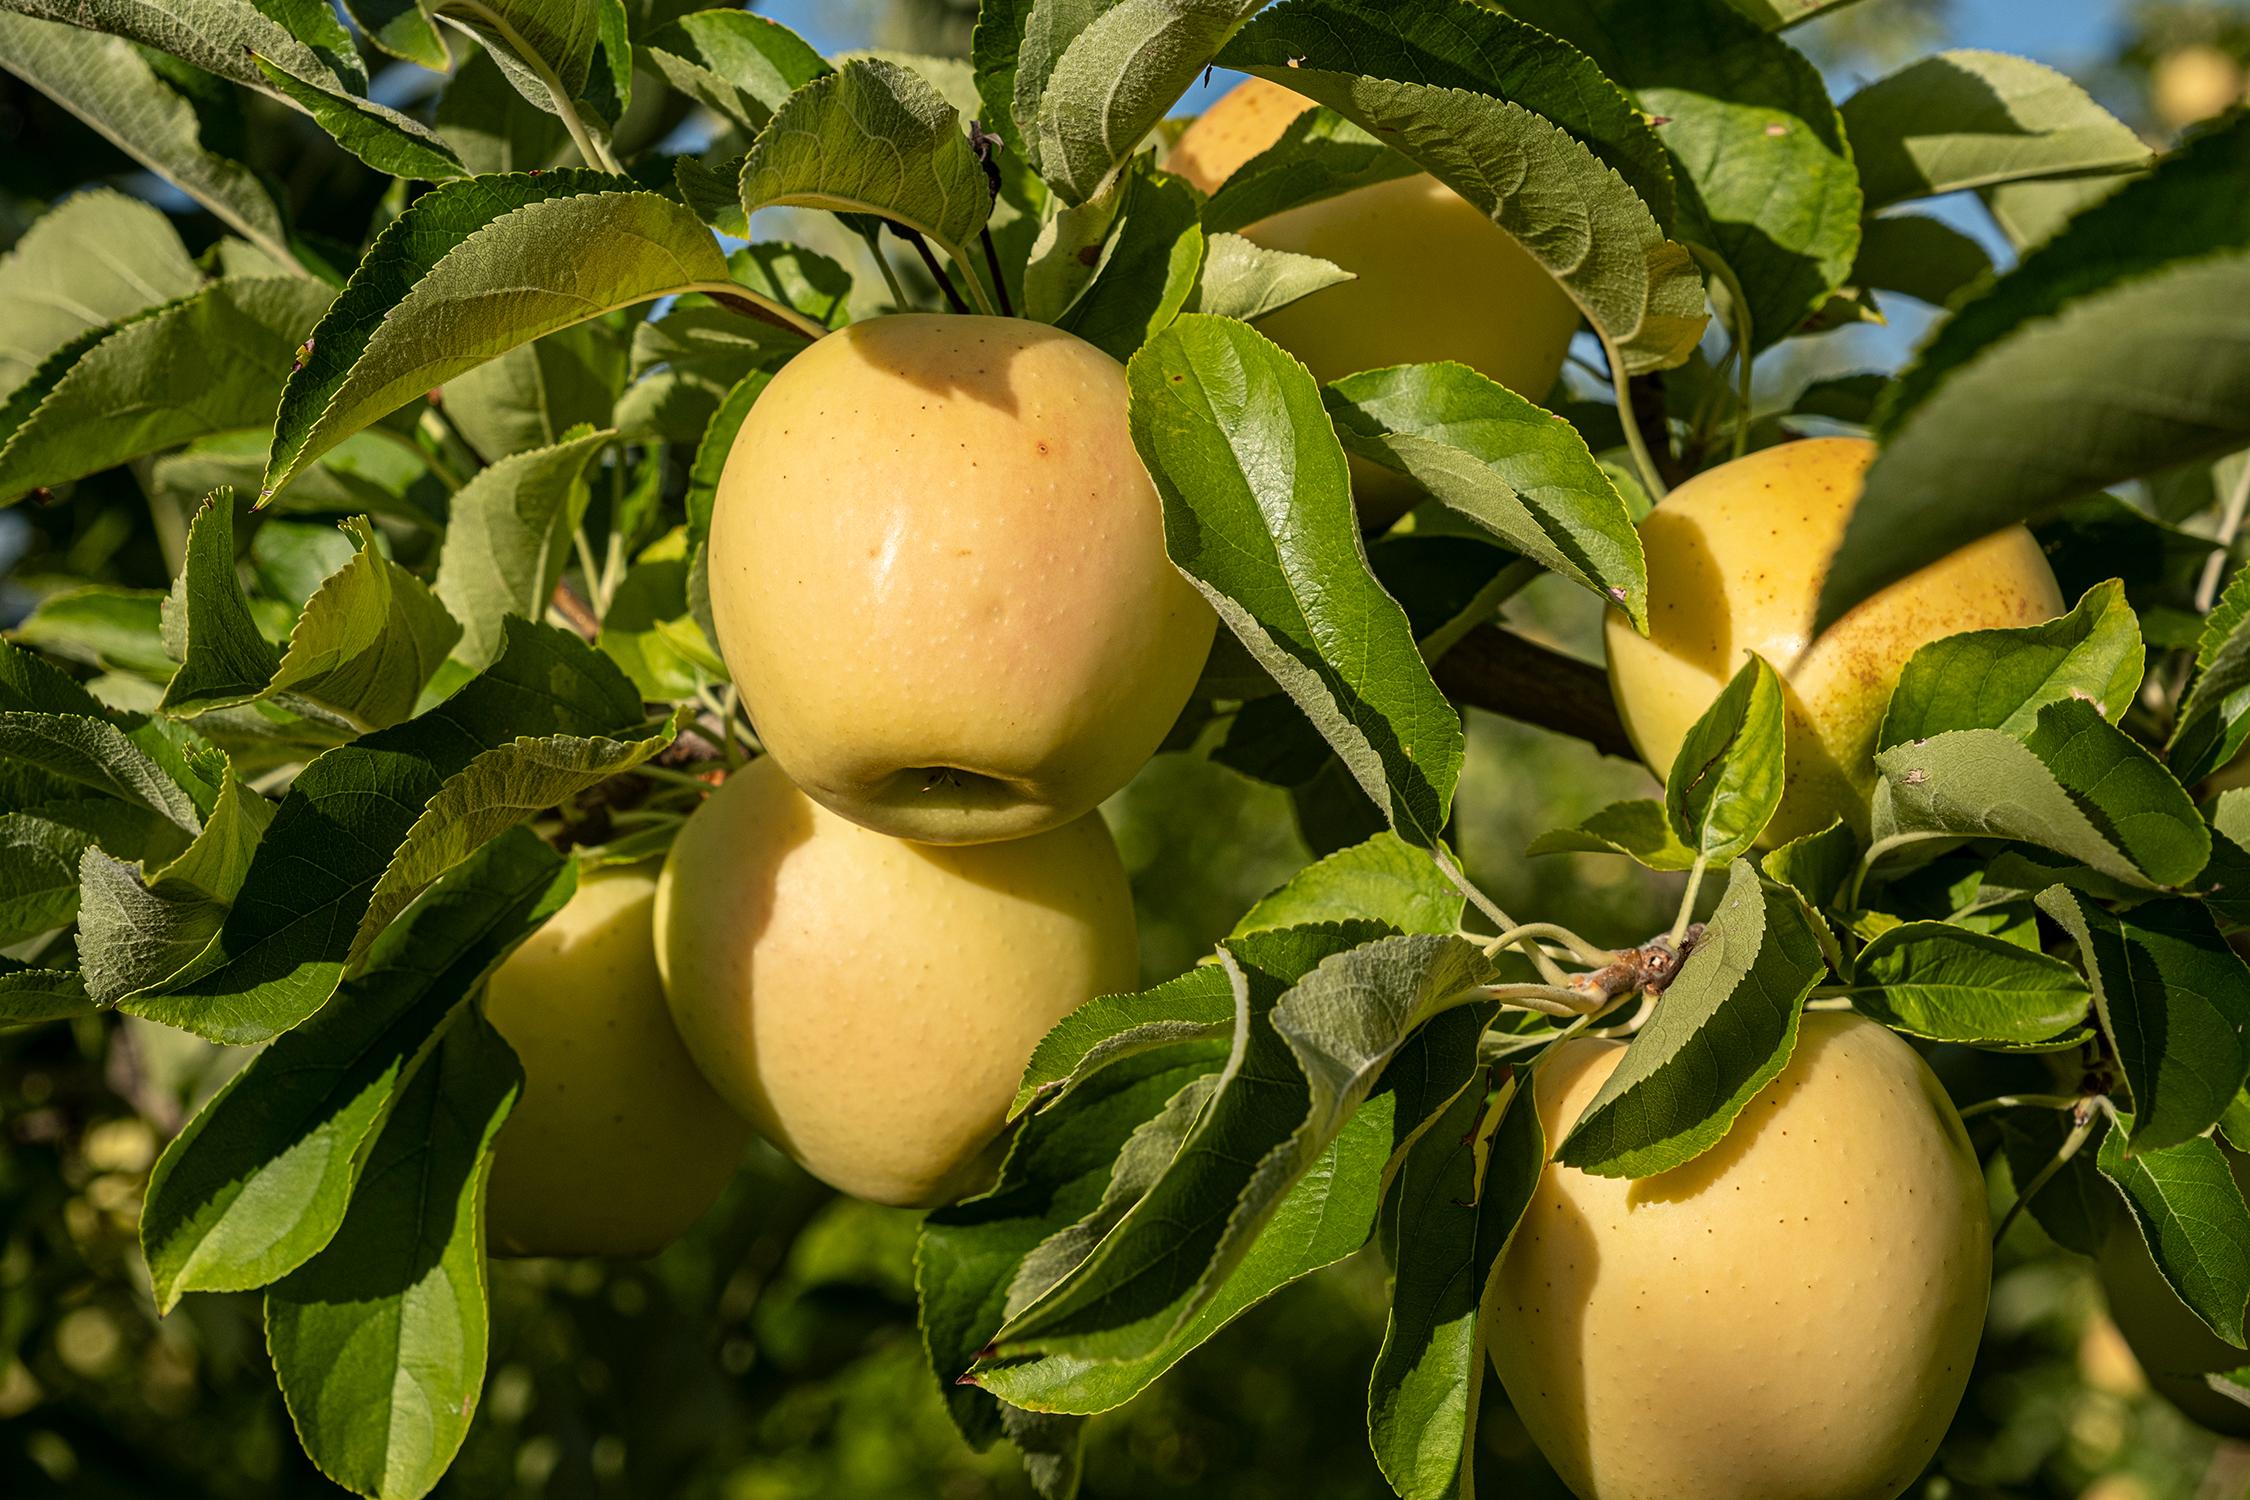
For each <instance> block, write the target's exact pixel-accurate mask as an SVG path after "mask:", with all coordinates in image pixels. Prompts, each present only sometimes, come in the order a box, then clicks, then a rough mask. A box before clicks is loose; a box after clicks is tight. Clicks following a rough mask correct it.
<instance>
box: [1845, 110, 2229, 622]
mask: <svg viewBox="0 0 2250 1500" xmlns="http://www.w3.org/2000/svg"><path fill="white" fill-rule="evenodd" d="M2246 174H2250V117H2236V118H2235V119H2233V120H2232V121H2230V122H2228V123H2226V124H2222V125H2220V126H2219V127H2217V128H2215V129H2213V130H2211V131H2209V132H2208V133H2206V134H2204V135H2202V136H2199V137H2197V138H2196V139H2195V140H2193V141H2191V142H2190V143H2189V144H2188V145H2187V146H2186V147H2185V148H2184V149H2183V150H2181V151H2179V152H2178V153H2176V154H2174V155H2173V156H2171V157H2168V158H2167V159H2166V160H2165V161H2164V162H2163V163H2162V164H2160V165H2159V166H2158V167H2157V169H2156V170H2155V171H2153V172H2151V173H2149V174H2148V175H2147V176H2145V177H2142V178H2139V179H2138V180H2135V181H2133V182H2130V183H2128V184H2127V185H2126V186H2125V187H2123V188H2121V189H2119V190H2118V191H2117V192H2116V193H2115V194H2113V195H2111V196H2110V197H2108V198H2106V199H2104V200H2103V201H2102V202H2100V203H2098V204H2096V205H2095V206H2094V207H2092V208H2090V209H2087V210H2086V211H2085V212H2084V213H2082V214H2080V215H2079V216H2078V217H2077V218H2075V219H2073V220H2072V221H2071V222H2070V224H2069V226H2068V227H2067V228H2066V229H2064V230H2063V231H2062V232H2061V233H2060V234H2058V235H2057V236H2056V237H2055V238H2054V239H2051V240H2049V241H2047V242H2046V243H2045V244H2043V245H2041V246H2040V247H2039V248H2037V249H2035V250H2033V251H2031V252H2029V253H2028V254H2026V255H2025V256H2024V258H2023V260H2022V262H2021V263H2020V264H2019V265H2018V266H2017V267H2016V268H2015V270H2013V271H2011V272H2010V273H2009V274H2007V275H2006V276H2003V277H2001V278H2000V279H1999V280H1997V281H1995V282H1993V283H1991V284H1990V285H1989V286H1987V287H1986V288H1985V289H1984V290H1983V291H1981V292H1979V293H1977V294H1975V295H1973V296H1970V297H1969V298H1967V299H1966V300H1965V301H1963V302H1962V303H1961V304H1960V306H1959V307H1957V308H1956V309H1955V310H1954V313H1953V316H1952V317H1951V318H1950V319H1948V320H1947V321H1946V322H1945V323H1944V324H1942V325H1941V326H1940V327H1939V329H1938V331H1937V333H1936V334H1935V335H1934V336H1933V337H1932V338H1931V339H1929V340H1928V341H1927V342H1926V343H1925V344H1924V345H1923V347H1922V350H1921V352H1920V353H1919V354H1918V355H1917V357H1916V359H1915V361H1914V363H1913V364H1911V365H1909V366H1908V367H1907V369H1906V370H1905V371H1904V372H1903V373H1902V374H1901V375H1900V377H1899V379H1898V381H1897V382H1896V383H1895V384H1894V385H1893V386H1892V387H1891V388H1890V389H1889V391H1888V392H1887V393H1886V396H1885V399H1884V401H1883V404H1882V407H1881V410H1880V411H1879V412H1878V414H1877V417H1876V430H1877V434H1878V436H1879V438H1880V439H1881V441H1882V444H1883V450H1882V452H1881V454H1880V455H1879V456H1878V457H1877V459H1876V461H1875V464H1874V466H1873V467H1872V468H1871V469H1869V471H1868V474H1867V480H1866V486H1865V489H1864V490H1863V491H1862V493H1861V496H1860V500H1859V504H1858V506H1857V507H1856V508H1855V509H1854V511H1853V512H1852V519H1851V525H1850V526H1849V527H1848V528H1847V530H1846V532H1845V538H1844V543H1843V545H1842V547H1841V548H1840V549H1839V551H1838V552H1837V554H1836V561H1835V563H1834V565H1833V566H1832V567H1831V569H1830V571H1829V574H1828V577H1827V580H1826V581H1825V582H1824V583H1823V585H1822V587H1821V596H1820V609H1819V619H1818V622H1817V627H1816V628H1821V629H1825V628H1826V627H1827V625H1828V624H1829V623H1831V622H1832V621H1834V620H1836V619H1838V618H1840V617H1841V616H1842V615H1843V613H1844V611H1846V610H1848V609H1849V608H1851V607H1852V605H1854V604H1855V603H1857V602H1858V601H1859V600H1861V599H1863V598H1866V597H1867V596H1868V595H1870V594H1872V593H1874V592H1875V591H1876V590H1878V589H1880V588H1882V587H1884V586H1885V585H1886V584H1889V583H1892V582H1894V581H1896V580H1897V579H1899V578H1903V577H1905V576H1906V575H1907V574H1909V573H1911V572H1913V571H1914V570H1916V569H1917V568H1920V567H1922V566H1923V565H1924V564H1926V563H1929V562H1932V561H1934V560H1936V559H1937V558H1939V557H1942V556H1945V555H1946V554H1947V553H1950V552H1952V551H1954V550H1955V549H1957V548H1959V547H1961V546H1963V545H1965V544H1966V543H1968V542H1971V541H1973V540H1975V539H1976V538H1978V537H1980V536H1984V535H1987V534H1989V533H1990V532H1993V531H1996V530H1998V529H2000V528H2001V527H2003V526H2006V525H2009V524H2011V523H2013V522H2016V521H2019V520H2022V519H2024V518H2025V517H2027V516H2032V515H2036V514H2038V513H2040V512H2042V511H2044V510H2047V509H2049V508H2052V507H2053V506H2055V505H2056V504H2058V503H2059V502H2062V501H2065V500H2071V499H2074V498H2076V497H2078V496H2080V495H2084V494H2087V493H2090V492H2092V491H2094V490H2097V489H2100V488H2102V487H2104V486H2106V485H2109V484H2112V483H2115V482H2117V481H2119V480H2122V479H2127V478H2131V477H2133V476H2135V475H2139V474H2143V473H2147V472H2149V471H2151V470H2155V469H2158V468H2164V467H2169V466H2171V465H2175V464H2180V463H2185V462H2190V461H2193V460H2195V459H2198V458H2203V457H2210V456H2215V455H2217V454H2220V453H2225V452H2228V451H2231V450H2233V449H2236V448H2240V447H2242V446H2243V445H2244V443H2245V442H2246V441H2250V358H2246V357H2243V356H2242V354H2241V353H2240V351H2242V350H2246V349H2250V334H2245V333H2244V332H2243V330H2242V328H2241V326H2240V324H2239V322H2238V319H2250V197H2246V196H2245V195H2244V194H2242V193H2241V192H2239V191H2237V189H2238V188H2239V186H2240V185H2241V183H2242V181H2243V180H2244V178H2245V175H2246ZM2152 224H2161V225H2163V226H2164V232H2163V233H2162V234H2151V233H2150V232H2149V226H2150V225H2152ZM2128 372H2129V373H2128ZM2151 391H2161V392H2163V395H2164V399H2163V400H2162V401H2151V400H2149V399H2148V393H2149V392H2151Z"/></svg>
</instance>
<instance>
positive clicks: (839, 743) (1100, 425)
mask: <svg viewBox="0 0 2250 1500" xmlns="http://www.w3.org/2000/svg"><path fill="white" fill-rule="evenodd" d="M1125 407H1126V390H1125V372H1124V368H1123V367H1122V366H1121V365H1119V364H1118V363H1117V361H1115V360H1113V359H1111V358H1110V357H1109V356H1108V355H1106V354H1104V353H1102V352H1101V351H1100V350H1099V349H1096V348H1095V347H1094V346H1093V345H1091V344H1088V343H1086V342H1085V341H1084V340H1082V339H1079V338H1077V337H1075V336H1073V335H1071V334H1068V333H1065V332H1063V331H1062V330H1060V329H1056V328H1050V327H1048V326H1046V325H1044V324H1040V323H1031V322H1026V321H1024V320H1022V319H1018V318H976V317H966V316H925V315H919V314H915V315H907V316H900V317H888V318H876V319H873V320H871V321H869V322H865V323H855V324H853V325H852V326H851V327H849V328H846V329H844V330H842V331H841V332H838V333H832V334H830V335H828V337H826V338H824V339H822V340H820V341H819V342H818V343H816V344H814V345H813V346H812V347H811V348H810V349H807V350H806V351H805V352H804V353H802V354H800V355H798V356H797V357H796V358H795V359H793V360H791V361H790V362H789V364H788V365H786V366H785V367H783V369H782V371H781V373H780V374H779V375H777V376H775V377H774V380H773V383H772V384H771V385H769V386H768V387H766V390H765V393H764V394H763V395H761V396H760V397H759V398H758V402H757V404H756V405H755V406H753V407H752V408H751V410H750V415H749V417H748V418H747V419H746V420H745V421H744V422H743V424H742V430H741V433H740V435H739V436H738V437H737V438H736V439H735V444H734V449H733V452H732V453H731V454H730V455H729V457H728V459H727V464H726V469H725V472H724V474H723V475H722V476H721V478H720V480H719V490H718V498H717V504H716V508H715V510H714V513H713V515H712V519H711V544H710V572H711V613H712V616H713V619H714V620H715V622H716V623H717V626H718V632H719V641H718V645H719V651H720V654H721V655H723V656H724V657H725V658H726V663H727V667H728V669H729V670H730V671H731V672H732V673H733V674H734V680H735V682H736V683H737V684H739V685H740V687H741V689H742V696H743V700H744V701H745V702H746V703H747V704H748V705H749V707H750V713H751V717H752V719H753V720H754V721H755V722H756V724H757V727H758V734H759V736H760V738H761V739H762V741H763V742H764V744H765V747H766V749H767V751H768V752H769V753H770V754H772V756H773V757H774V758H775V759H776V760H778V761H780V762H781V764H782V766H783V767H784V768H785V769H787V771H788V772H789V775H790V778H791V779H792V780H794V781H795V782H796V783H797V784H798V785H799V786H801V787H803V788H804V789H805V791H806V792H807V793H808V794H809V795H811V797H812V798H813V799H814V800H815V801H817V802H819V803H821V804H823V805H824V806H826V807H828V808H830V809H832V810H834V811H835V812H838V813H841V814H842V815H843V816H845V817H847V818H850V819H851V820H852V821H854V822H856V823H862V824H865V825H866V826H867V827H869V828H873V829H876V830H878V831H879V832H883V833H887V834H891V835H893V836H895V837H898V838H909V839H918V840H922V841H924V842H928V843H945V844H952V843H980V842H983V841H986V840H990V839H1012V838H1022V837H1024V836H1025V835H1027V834H1033V833H1038V832H1041V831H1043V830H1046V829H1050V828H1060V827H1062V826H1063V825H1064V824H1066V823H1069V822H1071V821H1072V820H1073V819H1076V818H1078V817H1079V816H1081V815H1082V814H1084V813H1086V812H1087V811H1089V810H1090V809H1092V808H1093V807H1094V806H1095V805H1096V804H1098V803H1099V802H1100V801H1101V800H1102V799H1103V798H1104V797H1107V796H1108V795H1109V794H1110V793H1111V792H1114V791H1116V790H1117V789H1118V788H1119V787H1121V786H1123V785H1124V784H1125V783H1126V781H1128V780H1129V779H1131V777H1132V775H1133V773H1134V772H1135V771H1138V770H1139V769H1140V768H1141V765H1142V764H1143V763H1144V762H1145V761H1146V760H1147V759H1148V758H1149V756H1150V755H1151V754H1152V753H1153V752H1154V751H1155V749H1156V747H1157V745H1158V744H1159V743H1161V742H1162V740H1163V738H1164V735H1165V732H1166V731H1167V730H1169V729H1170V728H1171V726H1172V721H1173V720H1174V719H1175V718H1177V717H1178V715H1179V712H1180V709H1181V707H1182V705H1184V704H1185V703H1186V702H1187V700H1188V695H1189V693H1190V692H1191V691H1192V690H1193V689H1194V686H1195V681H1196V678H1197V676H1198V675H1199V674H1200V673H1201V671H1202V669H1203V659H1204V657H1205V656H1206V655H1207V654H1208V653H1209V651H1210V647H1211V635H1212V631H1213V630H1214V629H1215V628H1216V625H1217V617H1216V616H1215V615H1213V614H1212V612H1211V607H1210V606H1209V605H1208V604H1206V603H1205V602H1204V600H1203V598H1202V596H1201V595H1200V594H1198V593H1197V592H1196V591H1195V589H1194V588H1193V587H1192V586H1191V585H1190V584H1189V583H1188V582H1187V580H1186V579H1184V578H1182V577H1181V576H1180V574H1179V573H1178V571H1177V570H1175V569H1174V568H1173V566H1172V564H1171V563H1170V561H1168V560H1167V559H1166V557H1165V555H1164V523H1163V507H1162V502H1161V501H1159V500H1158V498H1157V494H1156V488H1155V486H1154V485H1153V484H1151V483H1150V481H1149V477H1148V472H1147V471H1146V470H1145V469H1143V468H1142V467H1141V461H1140V457H1139V455H1138V454H1137V453H1135V451H1134V449H1133V439H1132V434H1131V432H1130V431H1129V430H1128V428H1127V424H1126V410H1125Z"/></svg>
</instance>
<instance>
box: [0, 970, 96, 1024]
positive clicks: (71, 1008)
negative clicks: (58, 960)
mask: <svg viewBox="0 0 2250 1500" xmlns="http://www.w3.org/2000/svg"><path fill="white" fill-rule="evenodd" d="M92 1014H94V1006H93V1002H91V1001H90V1000H88V999H87V998H86V987H85V986H84V985H83V984H81V983H79V980H78V976H77V975H76V974H74V973H71V972H69V971H68V970H64V969H27V968H25V967H23V966H22V965H20V964H17V963H15V962H14V961H13V960H10V959H0V1027H8V1026H38V1025H42V1024H44V1023H46V1022H48V1021H68V1020H73V1019H75V1018H77V1017H79V1016H90V1015H92Z"/></svg>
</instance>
